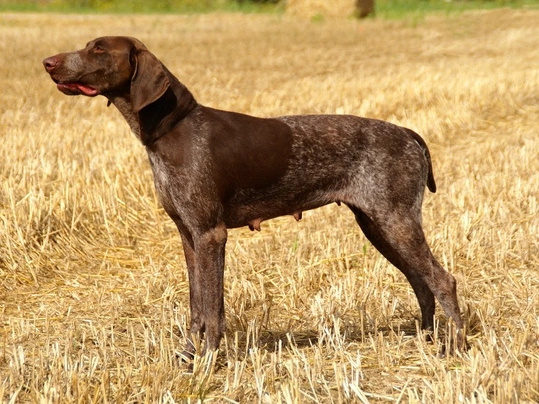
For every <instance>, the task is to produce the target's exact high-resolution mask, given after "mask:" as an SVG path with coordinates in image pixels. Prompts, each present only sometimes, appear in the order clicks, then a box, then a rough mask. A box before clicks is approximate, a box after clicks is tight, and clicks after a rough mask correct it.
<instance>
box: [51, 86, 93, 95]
mask: <svg viewBox="0 0 539 404" xmlns="http://www.w3.org/2000/svg"><path fill="white" fill-rule="evenodd" d="M58 86H59V87H60V86H62V87H63V88H65V89H67V90H68V91H71V92H73V93H76V92H78V93H81V94H84V95H86V96H88V97H93V96H95V95H97V90H96V89H95V88H92V87H88V86H85V85H84V84H80V83H61V84H58Z"/></svg>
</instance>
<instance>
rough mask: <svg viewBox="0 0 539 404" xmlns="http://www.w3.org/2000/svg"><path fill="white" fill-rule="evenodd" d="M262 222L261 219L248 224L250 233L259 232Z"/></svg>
mask: <svg viewBox="0 0 539 404" xmlns="http://www.w3.org/2000/svg"><path fill="white" fill-rule="evenodd" d="M261 222H262V219H261V218H258V219H255V220H253V221H252V222H249V230H251V231H254V230H256V231H260V223H261Z"/></svg>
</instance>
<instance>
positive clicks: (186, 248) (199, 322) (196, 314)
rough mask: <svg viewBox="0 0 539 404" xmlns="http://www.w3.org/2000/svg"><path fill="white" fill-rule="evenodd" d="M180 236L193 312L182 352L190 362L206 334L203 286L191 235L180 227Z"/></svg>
mask: <svg viewBox="0 0 539 404" xmlns="http://www.w3.org/2000/svg"><path fill="white" fill-rule="evenodd" d="M178 229H179V230H180V235H181V237H182V246H183V253H184V255H185V263H186V265H187V273H188V275H189V307H190V311H191V321H190V326H189V334H188V336H187V342H186V344H185V349H184V351H183V352H182V354H181V355H182V357H183V359H184V360H188V361H190V360H191V359H193V356H194V354H195V351H196V348H195V346H196V345H195V339H201V338H202V335H203V334H204V323H203V314H202V313H203V303H202V286H201V280H200V276H199V274H198V272H197V271H196V265H195V249H194V243H193V239H192V238H191V235H190V234H189V233H188V232H187V231H185V229H184V228H183V227H182V226H180V225H178Z"/></svg>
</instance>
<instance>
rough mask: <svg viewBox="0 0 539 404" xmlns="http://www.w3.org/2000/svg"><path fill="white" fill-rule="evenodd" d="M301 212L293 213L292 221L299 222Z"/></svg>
mask: <svg viewBox="0 0 539 404" xmlns="http://www.w3.org/2000/svg"><path fill="white" fill-rule="evenodd" d="M302 213H303V212H294V219H296V222H299V221H300V220H301V218H302Z"/></svg>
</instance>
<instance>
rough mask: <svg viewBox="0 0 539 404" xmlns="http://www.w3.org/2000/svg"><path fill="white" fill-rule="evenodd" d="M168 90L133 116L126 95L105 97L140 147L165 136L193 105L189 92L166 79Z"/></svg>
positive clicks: (174, 80) (178, 84) (172, 78)
mask: <svg viewBox="0 0 539 404" xmlns="http://www.w3.org/2000/svg"><path fill="white" fill-rule="evenodd" d="M170 76H171V77H169V79H170V86H169V88H168V89H167V91H165V93H164V94H163V95H162V96H161V97H160V98H159V99H158V100H156V101H155V102H153V103H151V104H150V105H147V106H146V107H144V108H143V109H142V110H140V111H138V112H136V111H135V110H134V108H133V104H132V102H131V97H130V95H129V94H127V95H121V96H114V97H109V98H108V99H109V102H108V105H110V104H111V103H112V104H114V105H115V106H116V108H118V110H119V111H120V113H121V114H122V115H123V117H124V118H125V120H126V121H127V123H128V124H129V127H130V128H131V130H132V131H133V133H134V134H135V136H136V137H137V138H138V139H139V140H140V142H141V143H142V144H143V145H144V146H151V145H153V144H154V143H155V142H157V141H158V140H159V139H160V138H161V137H162V136H164V135H165V134H167V133H169V132H170V130H171V129H172V128H173V127H174V126H176V125H177V124H178V123H179V122H180V121H181V120H182V119H184V118H185V117H186V116H187V115H188V114H189V113H190V112H191V111H192V110H193V109H194V108H195V107H196V106H197V105H198V103H197V102H196V100H195V98H194V97H193V95H192V94H191V92H190V91H189V90H188V89H187V88H186V87H185V86H184V85H183V84H182V83H180V82H179V81H178V79H176V78H175V77H174V76H172V75H170Z"/></svg>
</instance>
